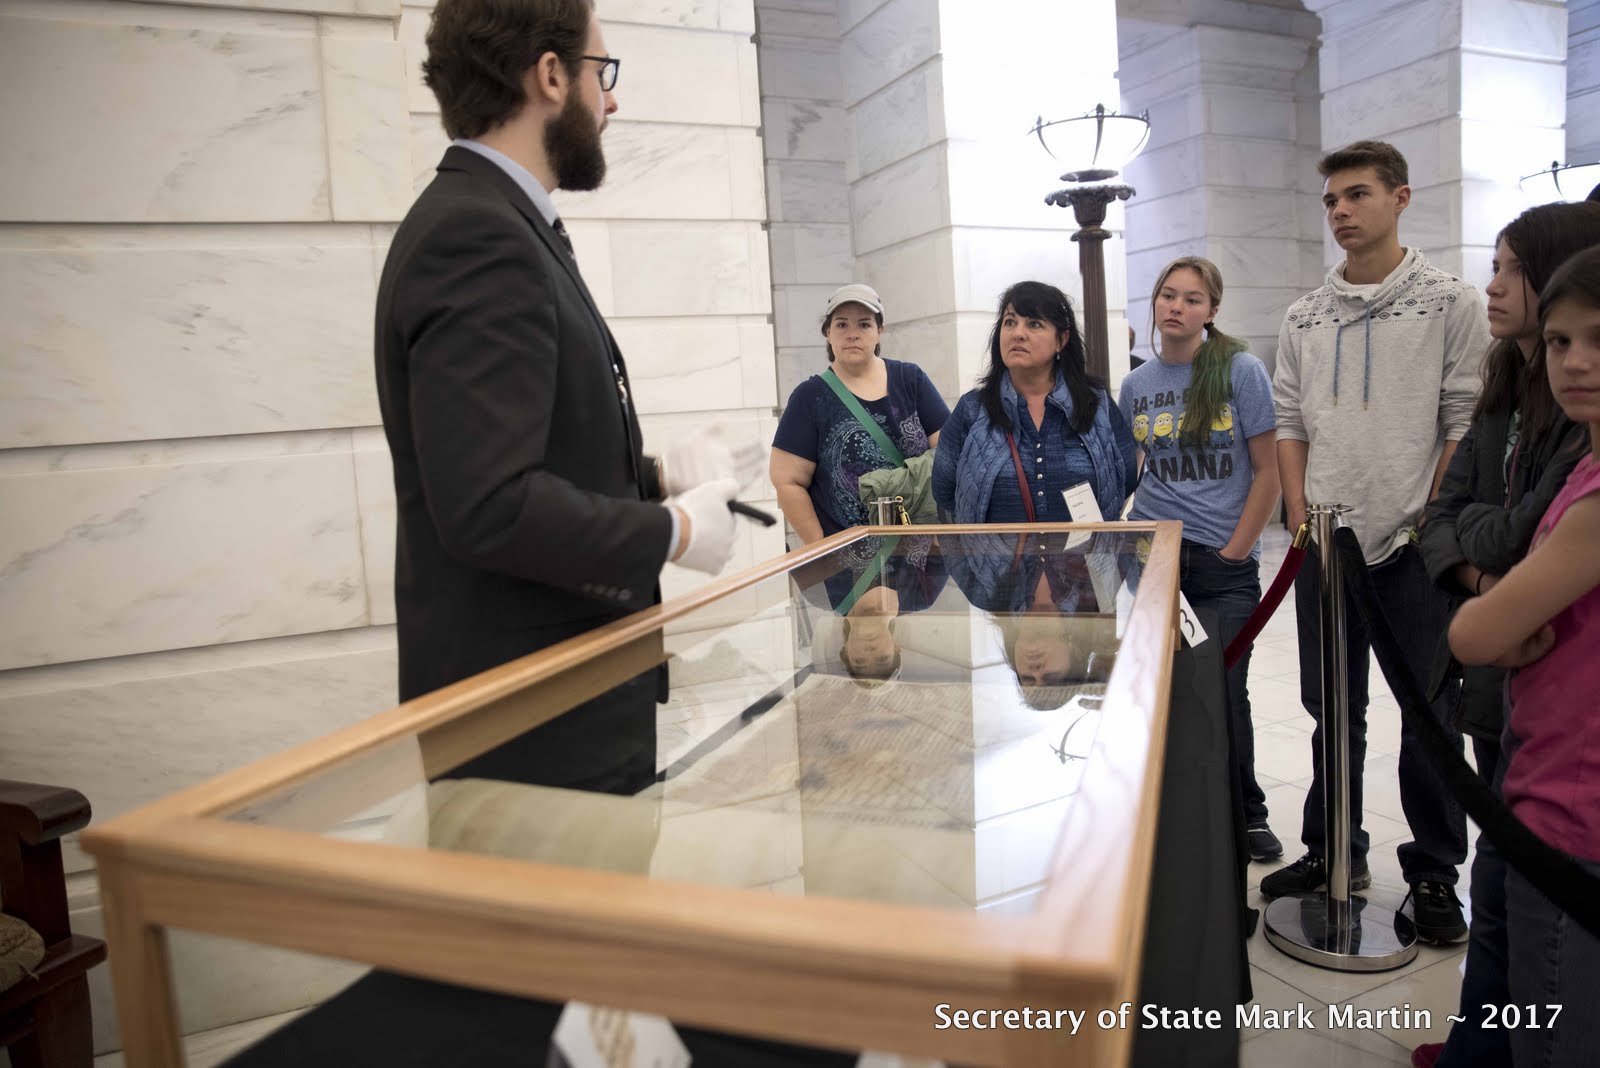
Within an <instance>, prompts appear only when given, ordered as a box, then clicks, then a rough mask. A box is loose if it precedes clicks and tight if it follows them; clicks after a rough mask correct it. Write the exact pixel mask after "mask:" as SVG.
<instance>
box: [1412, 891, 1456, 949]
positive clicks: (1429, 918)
mask: <svg viewBox="0 0 1600 1068" xmlns="http://www.w3.org/2000/svg"><path fill="white" fill-rule="evenodd" d="M1406 901H1409V902H1411V922H1412V923H1414V924H1416V926H1417V940H1418V941H1420V942H1427V943H1429V944H1431V945H1435V946H1450V945H1455V944H1456V943H1457V942H1464V941H1466V939H1467V920H1466V917H1464V916H1462V915H1461V899H1460V898H1458V897H1456V888H1455V887H1453V886H1451V885H1450V884H1449V883H1441V882H1439V881H1438V880H1437V879H1418V880H1417V881H1416V882H1414V883H1412V884H1411V892H1410V893H1408V894H1406ZM1405 907H1406V902H1405V901H1402V902H1400V909H1401V911H1404V910H1405Z"/></svg>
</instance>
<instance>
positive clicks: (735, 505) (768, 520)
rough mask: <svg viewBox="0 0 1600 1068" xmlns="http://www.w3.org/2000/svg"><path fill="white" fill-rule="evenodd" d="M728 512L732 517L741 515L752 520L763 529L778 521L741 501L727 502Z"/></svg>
mask: <svg viewBox="0 0 1600 1068" xmlns="http://www.w3.org/2000/svg"><path fill="white" fill-rule="evenodd" d="M728 511H730V512H732V513H733V514H734V515H742V516H747V517H749V518H750V519H754V520H755V521H756V522H758V523H760V524H761V525H762V526H764V527H770V526H771V525H772V524H774V523H776V522H777V521H778V519H777V517H776V516H774V515H772V514H770V513H768V512H763V511H762V510H761V509H759V508H752V507H750V506H749V505H748V504H745V503H744V502H743V501H729V502H728Z"/></svg>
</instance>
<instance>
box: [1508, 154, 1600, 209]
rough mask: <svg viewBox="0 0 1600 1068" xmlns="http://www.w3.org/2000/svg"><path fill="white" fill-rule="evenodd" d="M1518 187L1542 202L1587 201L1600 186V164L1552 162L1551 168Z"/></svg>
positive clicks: (1527, 177) (1538, 172)
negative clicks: (1591, 193)
mask: <svg viewBox="0 0 1600 1068" xmlns="http://www.w3.org/2000/svg"><path fill="white" fill-rule="evenodd" d="M1517 185H1518V187H1520V188H1521V189H1522V191H1523V192H1524V193H1528V194H1530V195H1531V196H1534V197H1537V198H1538V199H1539V200H1541V201H1551V200H1566V201H1577V200H1585V199H1587V198H1588V196H1589V193H1590V192H1591V191H1592V190H1594V188H1595V187H1596V186H1600V163H1562V162H1561V161H1560V160H1551V161H1550V166H1548V167H1546V168H1545V169H1544V170H1542V171H1534V172H1533V173H1532V174H1530V175H1527V176H1526V177H1524V178H1523V179H1522V180H1521V181H1519V182H1518V183H1517Z"/></svg>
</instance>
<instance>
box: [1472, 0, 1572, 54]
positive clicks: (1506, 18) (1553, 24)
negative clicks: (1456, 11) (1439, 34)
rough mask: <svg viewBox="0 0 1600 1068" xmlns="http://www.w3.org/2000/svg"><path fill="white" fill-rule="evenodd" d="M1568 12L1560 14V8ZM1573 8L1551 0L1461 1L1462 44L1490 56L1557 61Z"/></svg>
mask: <svg viewBox="0 0 1600 1068" xmlns="http://www.w3.org/2000/svg"><path fill="white" fill-rule="evenodd" d="M1564 6H1565V7H1568V11H1562V8H1563V7H1564ZM1576 7H1577V5H1576V4H1571V5H1566V4H1562V3H1552V2H1550V0H1462V2H1461V44H1462V46H1463V47H1465V48H1481V49H1484V50H1485V51H1490V52H1504V51H1509V52H1512V53H1514V54H1517V55H1524V56H1542V57H1546V58H1553V59H1560V58H1561V56H1563V55H1565V54H1566V48H1567V35H1568V33H1569V26H1568V24H1569V22H1570V21H1572V20H1573V19H1574V18H1575V11H1574V10H1573V9H1575V8H1576Z"/></svg>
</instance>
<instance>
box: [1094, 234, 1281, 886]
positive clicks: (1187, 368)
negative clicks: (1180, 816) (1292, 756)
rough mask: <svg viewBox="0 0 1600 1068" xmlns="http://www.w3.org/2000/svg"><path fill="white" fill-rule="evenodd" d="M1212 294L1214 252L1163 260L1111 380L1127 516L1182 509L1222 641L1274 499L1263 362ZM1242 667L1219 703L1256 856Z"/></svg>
mask: <svg viewBox="0 0 1600 1068" xmlns="http://www.w3.org/2000/svg"><path fill="white" fill-rule="evenodd" d="M1221 306H1222V272H1221V271H1219V270H1217V265H1216V264H1214V263H1212V262H1211V261H1210V260H1207V259H1202V258H1201V257H1199V256H1185V257H1183V258H1181V259H1176V260H1173V261H1172V262H1171V263H1169V264H1167V266H1166V268H1165V269H1164V270H1163V271H1162V272H1161V274H1160V275H1158V276H1157V277H1156V284H1155V287H1154V289H1153V290H1152V291H1151V294H1150V315H1151V320H1152V322H1153V324H1154V330H1155V337H1153V338H1152V339H1151V348H1152V349H1153V350H1154V351H1155V352H1156V353H1157V357H1158V358H1157V359H1154V360H1150V361H1149V362H1147V363H1145V364H1144V366H1142V367H1139V368H1137V369H1136V370H1134V371H1132V372H1131V373H1130V374H1129V375H1128V377H1127V378H1124V379H1123V380H1122V392H1121V397H1120V404H1121V408H1122V412H1123V414H1124V415H1125V416H1127V418H1128V420H1129V422H1131V423H1132V424H1133V436H1134V439H1135V440H1136V441H1138V443H1139V446H1140V448H1141V449H1142V450H1143V452H1144V477H1143V478H1142V479H1141V480H1140V481H1139V490H1138V493H1137V494H1136V495H1135V496H1134V499H1133V511H1132V512H1131V513H1130V515H1129V518H1131V519H1140V520H1160V519H1176V520H1181V521H1182V523H1183V548H1182V555H1181V557H1180V561H1181V562H1180V572H1179V583H1180V586H1181V588H1182V590H1183V595H1184V596H1185V597H1186V598H1188V600H1189V603H1190V604H1191V605H1193V606H1194V607H1195V608H1197V609H1201V608H1204V609H1209V610H1212V611H1214V612H1216V614H1217V622H1218V625H1219V626H1220V628H1221V634H1220V635H1218V638H1219V640H1220V641H1221V643H1222V644H1223V645H1227V644H1228V643H1229V642H1231V641H1232V640H1233V639H1234V636H1235V635H1237V634H1238V633H1239V631H1241V630H1243V629H1244V625H1245V624H1246V623H1247V622H1248V621H1249V619H1250V614H1251V612H1253V611H1254V610H1255V607H1256V604H1257V603H1258V602H1259V601H1260V600H1261V571H1260V557H1261V531H1262V530H1263V529H1265V527H1266V525H1267V522H1268V520H1269V519H1271V517H1272V513H1273V511H1274V509H1276V508H1277V506H1278V488H1279V487H1278V453H1277V448H1278V446H1277V440H1278V434H1277V426H1278V420H1277V415H1276V413H1275V412H1274V410H1273V405H1272V382H1271V380H1270V379H1269V378H1268V377H1267V369H1266V368H1265V367H1263V366H1262V364H1261V361H1260V360H1258V359H1256V358H1255V357H1254V356H1252V355H1250V353H1248V352H1246V351H1245V345H1244V342H1242V341H1239V340H1237V339H1235V338H1231V337H1229V336H1228V335H1227V334H1224V333H1223V332H1222V331H1221V330H1219V329H1217V326H1216V322H1215V319H1216V315H1217V311H1218V309H1219V308H1220V307H1221ZM1249 677H1250V652H1249V650H1246V651H1245V654H1244V655H1243V656H1242V657H1240V658H1239V661H1238V662H1237V663H1236V664H1234V666H1233V667H1232V668H1231V669H1230V670H1229V671H1228V709H1229V713H1230V715H1231V716H1232V719H1233V732H1232V734H1233V754H1234V764H1235V766H1236V768H1237V769H1238V772H1239V782H1240V785H1241V787H1242V788H1243V792H1244V816H1245V830H1246V839H1247V841H1248V843H1249V848H1250V859H1252V860H1263V861H1264V860H1273V859H1275V858H1277V857H1280V856H1282V855H1283V844H1282V843H1281V842H1279V841H1278V838H1277V836H1276V835H1274V834H1273V833H1272V828H1271V827H1269V826H1268V825H1267V796H1266V793H1265V792H1264V791H1263V790H1262V789H1261V786H1260V785H1259V784H1258V783H1257V782H1256V769H1255V729H1254V726H1253V725H1252V723H1251V721H1250V694H1249V690H1248V686H1247V680H1248V679H1249Z"/></svg>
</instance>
